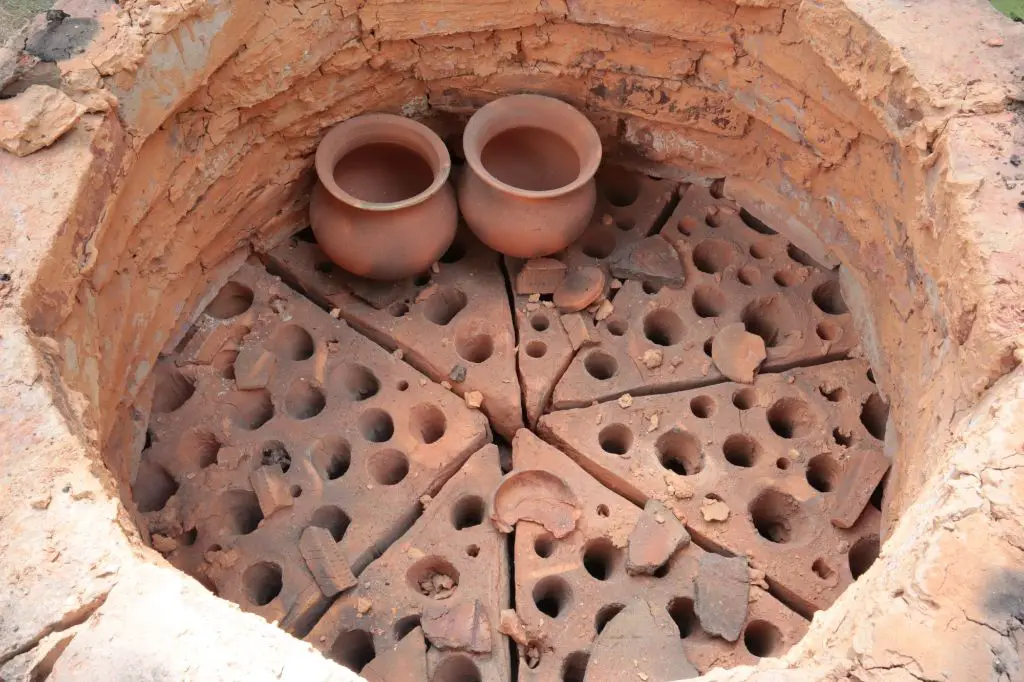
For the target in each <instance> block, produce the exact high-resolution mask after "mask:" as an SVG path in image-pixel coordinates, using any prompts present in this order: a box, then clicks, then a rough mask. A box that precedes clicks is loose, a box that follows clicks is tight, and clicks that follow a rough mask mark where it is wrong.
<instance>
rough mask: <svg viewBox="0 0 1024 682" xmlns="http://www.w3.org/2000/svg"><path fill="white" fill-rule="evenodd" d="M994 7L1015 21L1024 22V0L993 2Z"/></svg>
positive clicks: (994, 0) (995, 0)
mask: <svg viewBox="0 0 1024 682" xmlns="http://www.w3.org/2000/svg"><path fill="white" fill-rule="evenodd" d="M992 6H993V7H995V8H996V9H997V10H999V11H1000V12H1002V13H1003V14H1005V15H1006V16H1008V17H1010V18H1011V19H1013V20H1014V21H1024V0H992Z"/></svg>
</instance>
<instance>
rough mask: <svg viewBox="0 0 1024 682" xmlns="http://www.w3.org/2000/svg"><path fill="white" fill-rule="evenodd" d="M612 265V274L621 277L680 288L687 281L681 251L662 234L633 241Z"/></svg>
mask: <svg viewBox="0 0 1024 682" xmlns="http://www.w3.org/2000/svg"><path fill="white" fill-rule="evenodd" d="M610 267H611V273H612V276H613V277H619V278H621V279H639V280H643V281H645V282H649V283H651V284H659V285H663V286H669V287H677V288H678V287H681V286H683V282H684V281H685V275H684V274H683V264H682V263H681V262H680V260H679V254H678V253H677V252H676V250H675V249H674V248H672V245H671V244H669V243H668V242H667V241H666V240H664V239H662V238H661V237H658V236H654V237H647V238H646V239H642V240H640V241H638V242H636V243H634V244H632V245H630V246H629V247H627V248H626V249H624V250H623V252H622V253H621V254H620V255H619V256H618V257H617V258H616V259H615V260H613V261H612V263H611V266H610Z"/></svg>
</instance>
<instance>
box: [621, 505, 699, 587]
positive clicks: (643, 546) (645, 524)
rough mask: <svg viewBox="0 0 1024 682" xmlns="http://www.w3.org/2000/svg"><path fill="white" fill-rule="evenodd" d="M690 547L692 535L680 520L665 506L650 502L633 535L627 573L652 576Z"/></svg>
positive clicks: (627, 558) (628, 554)
mask: <svg viewBox="0 0 1024 682" xmlns="http://www.w3.org/2000/svg"><path fill="white" fill-rule="evenodd" d="M688 544H690V534H689V533H687V532H686V528H684V527H683V524H681V523H680V522H679V519H677V518H676V517H675V516H674V515H673V514H672V512H670V511H669V510H668V509H667V508H666V507H665V505H663V504H662V503H661V502H658V501H657V500H648V501H647V504H646V505H644V513H643V514H641V515H640V518H639V519H637V522H636V526H635V527H634V528H633V532H632V533H630V534H629V546H628V549H627V552H626V570H627V571H628V572H629V573H630V574H631V575H652V574H653V573H654V572H655V571H657V570H658V569H659V568H661V567H662V566H664V565H665V562H667V561H668V560H669V559H670V558H672V555H673V554H675V553H676V551H677V550H679V549H680V548H682V547H686V546H687V545H688Z"/></svg>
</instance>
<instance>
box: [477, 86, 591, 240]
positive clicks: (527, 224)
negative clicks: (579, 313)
mask: <svg viewBox="0 0 1024 682" xmlns="http://www.w3.org/2000/svg"><path fill="white" fill-rule="evenodd" d="M462 145H463V147H464V149H465V154H466V162H467V164H468V168H467V170H466V172H464V173H463V174H462V177H461V178H460V179H459V208H460V209H461V210H462V217H463V218H464V219H465V221H466V223H467V224H468V225H469V227H470V229H472V230H473V232H474V233H476V235H477V236H478V237H479V238H480V240H481V241H483V242H484V243H485V244H487V245H488V246H490V247H491V248H492V249H494V250H496V251H500V252H501V253H504V254H506V255H509V256H515V257H518V258H536V257H539V256H547V255H550V254H552V253H555V252H557V251H561V250H562V249H564V248H565V247H566V246H568V245H569V244H571V243H572V242H573V241H575V239H576V238H577V237H579V236H580V234H581V233H582V232H583V230H584V229H586V227H587V223H588V222H589V221H590V218H591V215H592V214H593V212H594V202H595V200H596V198H597V194H596V190H595V189H594V173H595V172H596V171H597V167H598V165H599V164H600V163H601V138H600V137H599V136H598V134H597V130H595V129H594V126H593V125H592V124H591V123H590V121H588V120H587V118H586V117H585V116H584V115H583V114H581V113H580V112H578V111H577V110H576V109H574V108H573V107H571V106H570V105H568V104H566V103H565V102H562V101H559V100H557V99H552V98H551V97H542V96H540V95H513V96H511V97H505V98H502V99H499V100H496V101H494V102H491V103H490V104H488V105H486V106H485V107H483V108H482V109H480V110H479V111H477V112H476V113H475V114H473V117H472V118H471V119H469V124H468V125H467V126H466V132H465V133H464V134H463V138H462Z"/></svg>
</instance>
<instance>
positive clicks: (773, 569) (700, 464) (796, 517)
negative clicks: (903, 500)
mask: <svg viewBox="0 0 1024 682" xmlns="http://www.w3.org/2000/svg"><path fill="white" fill-rule="evenodd" d="M868 371H869V370H868V366H867V365H866V364H865V363H864V362H862V361H859V360H849V361H844V362H836V363H830V364H828V365H823V366H819V367H809V368H801V369H794V370H790V371H788V372H784V373H780V374H762V375H760V376H758V377H757V379H756V381H755V382H754V384H753V385H750V386H748V385H742V384H732V383H722V384H717V385H714V386H708V387H705V388H701V389H695V390H690V391H683V392H678V393H672V394H668V395H658V396H648V397H642V398H634V399H632V401H623V402H619V401H616V402H610V403H604V404H600V405H596V406H593V407H588V408H581V409H575V410H567V411H563V412H554V413H551V414H547V415H545V416H544V417H542V418H541V420H540V424H539V427H538V428H539V432H540V434H541V435H543V436H544V437H545V439H547V440H548V441H550V442H552V443H555V444H557V445H559V446H560V447H561V448H562V449H563V450H564V451H565V452H566V453H568V454H569V455H570V456H572V457H573V458H574V459H575V460H576V461H577V463H579V464H580V465H581V466H582V467H583V468H584V469H586V470H587V471H589V472H590V473H591V474H593V475H594V476H595V477H596V478H597V479H598V480H600V481H601V482H602V483H604V484H605V485H607V486H608V487H610V488H611V489H613V490H615V491H617V492H619V493H620V494H622V495H624V496H626V497H627V498H629V499H631V500H633V501H634V502H636V503H638V504H643V503H644V502H645V501H646V500H647V499H649V498H654V499H658V500H661V501H663V502H664V503H665V504H666V505H668V506H670V507H672V508H674V509H677V510H679V511H680V513H681V514H682V516H683V518H685V520H686V525H687V528H688V529H689V530H690V532H691V534H692V535H693V536H694V538H696V539H698V541H699V542H700V544H702V545H704V546H706V547H716V548H719V549H720V550H721V551H724V552H726V553H728V554H732V555H745V556H748V557H749V558H750V560H751V563H752V564H753V565H754V566H756V567H757V568H759V569H761V570H763V571H764V572H765V573H766V574H767V576H768V581H769V583H770V584H772V585H773V586H774V587H775V588H776V589H777V590H778V591H779V592H778V594H780V595H784V598H785V599H786V601H787V603H789V604H791V605H793V606H795V607H796V608H799V609H800V610H801V611H803V612H805V613H809V612H811V611H814V610H818V609H825V608H828V606H829V605H830V604H831V603H832V602H833V601H834V600H835V599H836V597H838V596H839V594H840V593H841V592H842V591H843V590H844V589H845V588H846V587H847V586H848V585H849V584H850V583H851V582H852V581H853V579H854V578H856V577H857V575H856V574H855V573H854V572H855V571H856V570H857V561H856V557H857V556H859V553H860V552H861V551H862V550H860V549H857V545H858V543H859V542H861V541H864V542H868V543H870V542H874V543H876V544H877V541H878V537H877V534H878V527H879V512H878V511H877V510H876V509H875V508H874V507H873V506H871V505H870V504H869V499H870V497H871V495H872V492H873V491H874V489H875V487H876V486H877V484H878V483H879V481H880V480H881V478H882V476H883V475H884V474H885V471H886V469H887V468H888V461H887V460H886V458H885V457H884V455H883V454H882V440H881V438H883V437H884V433H885V422H886V417H887V413H888V408H887V407H886V406H885V403H884V402H883V401H882V400H881V398H880V397H879V395H878V393H877V392H876V388H875V386H874V384H873V383H871V381H870V380H869V379H868ZM627 403H628V404H627ZM864 463H869V464H870V463H880V465H872V466H867V467H865V466H864ZM867 471H870V472H872V473H871V474H870V475H866V472H867ZM850 477H853V478H850ZM848 478H849V479H850V480H847V479H848ZM839 491H843V495H844V496H843V497H840V496H839ZM851 508H852V509H854V512H853V513H852V514H851V512H850V509H851ZM851 515H852V516H853V518H854V521H855V522H854V523H853V524H852V527H850V528H848V529H847V528H839V527H837V526H836V525H834V524H833V522H832V519H833V517H837V518H847V517H849V516H851ZM851 557H853V566H852V568H851Z"/></svg>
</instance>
